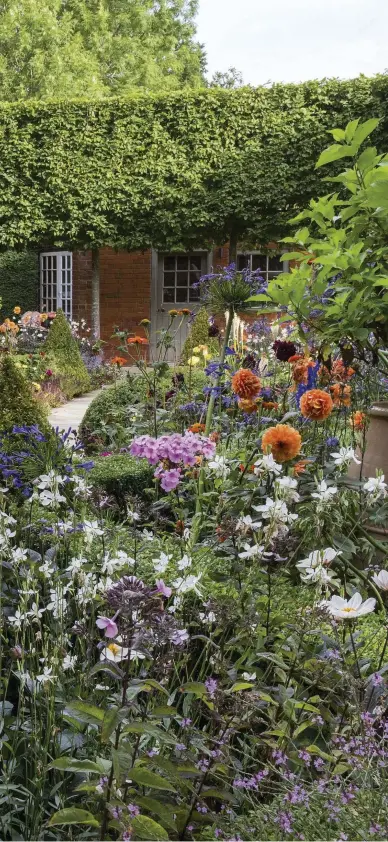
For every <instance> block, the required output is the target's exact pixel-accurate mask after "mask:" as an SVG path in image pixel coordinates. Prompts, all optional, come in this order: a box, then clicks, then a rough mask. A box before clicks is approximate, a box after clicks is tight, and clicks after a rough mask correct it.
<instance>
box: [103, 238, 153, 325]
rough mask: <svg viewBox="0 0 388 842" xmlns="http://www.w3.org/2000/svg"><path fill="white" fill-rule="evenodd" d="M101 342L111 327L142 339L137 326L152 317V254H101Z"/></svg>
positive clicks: (137, 252)
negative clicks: (135, 334)
mask: <svg viewBox="0 0 388 842" xmlns="http://www.w3.org/2000/svg"><path fill="white" fill-rule="evenodd" d="M100 311H101V313H100V316H101V338H102V339H105V340H109V339H110V337H111V335H112V329H113V326H114V325H118V326H119V327H120V328H124V329H126V330H129V331H133V332H135V333H137V334H139V335H143V331H142V328H139V326H138V325H139V322H140V321H141V320H142V319H149V318H150V313H151V251H146V252H140V251H136V252H126V251H114V250H113V249H110V248H104V249H101V250H100Z"/></svg>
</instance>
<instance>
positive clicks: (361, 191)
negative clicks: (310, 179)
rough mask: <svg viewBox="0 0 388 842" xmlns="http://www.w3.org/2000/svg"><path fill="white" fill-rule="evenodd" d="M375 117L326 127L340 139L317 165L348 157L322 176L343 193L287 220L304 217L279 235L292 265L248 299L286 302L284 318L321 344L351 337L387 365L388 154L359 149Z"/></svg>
mask: <svg viewBox="0 0 388 842" xmlns="http://www.w3.org/2000/svg"><path fill="white" fill-rule="evenodd" d="M378 124H379V121H378V120H377V119H370V120H367V121H366V122H365V123H360V121H359V120H353V121H352V122H350V123H349V124H348V125H347V127H346V129H345V130H343V129H334V130H333V132H332V133H333V136H334V139H335V140H338V141H339V142H338V143H335V144H333V145H332V146H330V147H329V148H328V149H326V150H325V151H324V152H322V154H321V156H320V158H319V160H318V163H317V168H320V167H322V166H324V165H326V164H329V163H332V162H333V161H337V160H340V159H342V158H350V159H351V164H352V166H350V167H348V168H347V169H346V170H345V171H344V172H341V173H340V174H339V175H337V176H332V177H328V178H327V179H325V180H326V181H330V182H335V183H336V184H339V185H340V190H341V188H342V189H344V190H345V191H346V194H345V196H346V198H345V200H343V198H342V192H339V193H332V194H329V195H326V196H323V197H322V198H321V199H318V200H312V201H311V202H310V205H309V208H308V209H307V210H305V211H303V212H302V213H300V214H299V215H298V216H297V217H296V218H295V219H294V222H295V223H307V224H305V225H304V227H303V228H299V230H297V231H296V233H295V234H294V236H293V237H287V238H285V241H286V242H290V243H292V244H293V245H294V246H296V248H297V251H291V252H288V253H287V254H286V255H283V259H289V260H294V259H295V260H297V261H298V265H297V267H296V268H295V269H293V270H291V274H290V275H280V276H278V277H277V278H276V279H274V280H272V281H271V282H270V284H269V286H268V291H267V293H266V294H265V295H260V296H257V297H256V299H255V300H258V299H260V300H261V301H264V302H266V303H267V306H271V307H272V305H273V304H275V305H277V306H283V305H287V306H288V313H289V316H288V317H289V318H290V320H292V319H296V320H297V321H298V322H299V324H301V323H302V322H306V323H307V324H309V326H310V328H311V329H315V330H316V331H317V332H318V335H319V336H320V337H321V342H322V345H324V346H326V347H327V346H329V345H330V343H333V342H334V343H337V344H338V343H339V344H341V343H342V344H343V343H344V342H345V343H346V342H348V343H349V342H354V343H356V344H357V345H358V347H359V349H361V350H362V349H363V348H368V349H369V350H372V351H373V353H374V354H375V355H377V352H378V350H379V349H380V351H381V359H382V362H383V364H384V365H385V367H386V366H387V363H386V361H385V357H384V349H385V348H386V347H387V343H388V329H387V319H386V316H387V308H388V291H387V287H388V281H387V272H388V261H387V255H386V241H387V235H388V154H377V150H376V147H371V146H368V147H367V148H366V149H364V150H363V151H362V152H361V153H360V147H361V145H362V144H363V142H364V141H365V140H366V138H367V137H368V136H369V135H370V134H371V132H373V131H374V130H376V129H377V127H378ZM324 294H325V295H324ZM323 295H324V298H323V300H322V296H323ZM314 301H315V302H319V304H318V313H316V312H315V311H314V309H313V310H312V312H310V311H311V309H312V306H313V308H314V307H316V306H317V305H316V304H315V305H314V304H313V305H312V302H314ZM272 309H273V307H272ZM371 334H373V336H374V346H373V348H372V346H371V344H370V335H371Z"/></svg>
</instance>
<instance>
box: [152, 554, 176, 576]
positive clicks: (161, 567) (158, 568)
mask: <svg viewBox="0 0 388 842" xmlns="http://www.w3.org/2000/svg"><path fill="white" fill-rule="evenodd" d="M171 559H172V555H166V553H160V556H159V558H153V559H152V564H153V565H154V568H155V573H165V572H166V570H167V567H168V565H169V562H170V561H171Z"/></svg>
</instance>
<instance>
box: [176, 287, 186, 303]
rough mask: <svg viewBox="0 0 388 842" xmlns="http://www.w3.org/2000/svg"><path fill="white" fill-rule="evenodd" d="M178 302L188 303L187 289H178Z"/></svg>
mask: <svg viewBox="0 0 388 842" xmlns="http://www.w3.org/2000/svg"><path fill="white" fill-rule="evenodd" d="M176 300H177V301H179V302H180V303H181V304H182V302H183V301H187V289H186V287H185V289H179V288H178V289H177V291H176Z"/></svg>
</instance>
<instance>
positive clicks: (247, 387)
mask: <svg viewBox="0 0 388 842" xmlns="http://www.w3.org/2000/svg"><path fill="white" fill-rule="evenodd" d="M232 389H233V391H234V393H235V395H238V396H239V398H244V399H247V398H248V399H249V398H254V397H256V395H258V394H259V392H260V389H261V383H260V380H259V378H258V377H257V374H253V371H251V370H250V369H249V368H240V371H236V374H234V375H233V377H232Z"/></svg>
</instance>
